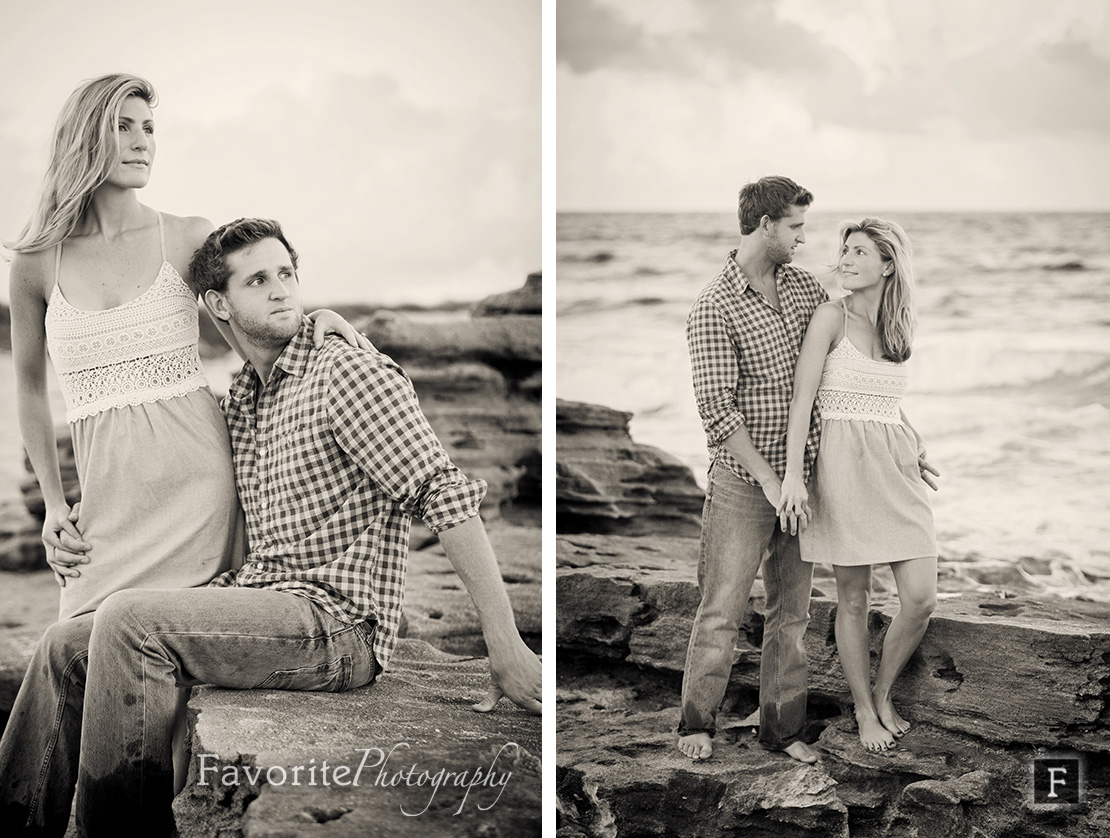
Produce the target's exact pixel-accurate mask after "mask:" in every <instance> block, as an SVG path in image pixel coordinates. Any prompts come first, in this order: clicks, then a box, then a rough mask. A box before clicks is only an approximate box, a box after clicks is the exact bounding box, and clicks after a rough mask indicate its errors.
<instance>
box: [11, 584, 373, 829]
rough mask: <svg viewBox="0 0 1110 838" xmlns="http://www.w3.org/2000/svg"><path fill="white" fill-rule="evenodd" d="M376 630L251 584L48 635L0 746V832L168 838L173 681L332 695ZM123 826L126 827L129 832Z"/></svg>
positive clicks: (137, 597) (108, 604) (188, 593)
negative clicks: (71, 830)
mask: <svg viewBox="0 0 1110 838" xmlns="http://www.w3.org/2000/svg"><path fill="white" fill-rule="evenodd" d="M373 633H374V632H373V628H372V627H369V626H367V625H365V624H358V625H349V624H346V623H342V622H340V621H339V620H336V619H335V618H333V617H331V616H330V615H328V613H327V612H326V611H324V610H323V609H322V608H320V607H319V606H317V605H316V604H315V603H313V602H312V601H311V600H309V599H306V598H305V597H301V596H297V595H295V594H291V593H282V592H278V591H263V590H252V589H249V588H187V589H184V590H130V591H120V592H119V593H115V594H112V596H110V597H108V599H106V600H105V601H104V603H103V604H102V605H101V606H100V608H98V609H97V611H96V612H95V613H93V614H84V615H81V616H79V617H74V618H71V619H68V620H63V621H62V622H60V623H55V624H54V625H52V626H51V627H50V628H49V629H48V630H47V632H46V634H45V635H44V636H43V638H42V640H41V641H40V643H39V646H38V648H37V649H36V651H35V654H34V657H33V658H32V660H31V665H30V667H29V668H28V670H27V675H26V676H25V678H24V681H23V686H22V687H21V689H20V691H19V695H18V697H17V698H16V702H15V706H14V707H13V708H12V715H11V718H10V719H9V721H8V726H7V729H6V730H5V731H4V738H3V741H2V742H0V835H4V836H16V835H50V836H62V835H63V834H64V833H65V830H66V827H67V825H68V822H69V814H70V806H71V803H72V801H73V795H74V787H75V786H76V796H77V828H78V832H79V833H80V834H82V835H89V836H101V835H110V836H116V835H121V834H124V833H130V834H133V835H143V836H162V835H169V834H170V832H171V830H172V824H173V815H172V811H171V809H170V803H171V802H172V799H173V757H172V753H171V751H172V748H171V736H172V729H173V722H174V710H175V704H176V697H177V688H178V687H179V686H193V685H196V684H215V685H217V686H221V687H231V688H234V689H252V688H260V689H286V690H324V691H331V692H340V691H342V690H346V689H349V688H353V687H359V686H362V685H364V684H367V683H369V682H370V681H371V680H373V678H374V676H375V675H376V674H377V672H378V666H377V663H376V661H375V659H374V653H373ZM125 827H126V828H125Z"/></svg>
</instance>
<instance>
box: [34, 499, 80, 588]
mask: <svg viewBox="0 0 1110 838" xmlns="http://www.w3.org/2000/svg"><path fill="white" fill-rule="evenodd" d="M80 508H81V504H80V503H75V504H74V505H73V508H72V509H71V508H70V506H69V504H66V503H63V504H61V505H59V506H56V507H50V508H48V509H47V510H46V520H45V521H44V522H43V525H42V543H43V545H44V546H45V547H46V563H47V564H48V565H50V567H51V569H53V571H54V575H55V578H56V579H57V580H58V584H59V585H61V586H62V587H63V588H64V587H65V584H66V577H70V578H76V577H78V576H80V575H81V572H80V571H79V570H77V568H76V566H77V565H79V564H86V563H87V562H88V561H89V557H88V556H86V555H85V552H86V551H87V550H89V549H90V548H91V547H92V545H90V544H88V543H87V542H86V541H85V540H84V539H83V538H82V537H81V531H80V529H79V528H78V526H77V520H78V518H79V517H80Z"/></svg>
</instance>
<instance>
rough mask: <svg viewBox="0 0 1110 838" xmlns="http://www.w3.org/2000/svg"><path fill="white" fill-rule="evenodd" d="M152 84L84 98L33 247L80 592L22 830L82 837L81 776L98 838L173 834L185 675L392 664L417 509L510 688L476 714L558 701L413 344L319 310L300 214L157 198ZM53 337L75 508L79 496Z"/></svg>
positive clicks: (56, 157)
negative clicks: (298, 236)
mask: <svg viewBox="0 0 1110 838" xmlns="http://www.w3.org/2000/svg"><path fill="white" fill-rule="evenodd" d="M154 100H155V96H154V90H153V88H152V87H151V86H150V84H149V83H148V82H147V81H145V80H144V79H141V78H138V77H135V76H129V75H124V74H113V75H109V76H103V77H100V78H96V79H92V80H90V81H87V82H85V83H83V84H82V85H81V86H80V87H78V89H77V90H76V91H74V93H73V94H72V95H71V96H70V99H69V100H68V101H67V103H66V106H65V109H64V110H63V112H62V114H61V117H60V118H59V120H58V124H57V128H56V131H55V143H54V154H53V156H52V159H51V162H50V166H49V169H48V171H47V174H46V177H45V179H44V188H43V192H42V196H41V198H40V201H39V205H38V207H37V209H36V211H35V213H34V215H33V217H32V220H31V222H30V223H29V224H28V225H27V228H26V229H25V230H24V233H23V235H22V236H21V237H20V239H19V240H18V241H16V242H14V243H12V244H11V245H10V249H11V250H12V251H14V252H15V258H14V259H13V260H12V267H11V286H12V291H11V310H12V338H13V339H12V346H13V356H14V360H15V366H16V376H17V386H18V400H19V417H20V429H21V431H22V433H23V438H24V443H25V445H26V447H27V450H28V455H29V457H30V459H31V462H32V464H33V466H34V470H35V473H36V475H37V477H38V479H39V482H40V484H41V485H42V488H43V496H44V498H45V500H46V504H47V516H46V522H45V525H44V530H43V540H44V542H45V543H46V545H47V552H48V554H49V555H48V561H49V563H50V565H51V567H52V568H53V569H54V571H55V573H56V574H57V577H58V581H59V583H60V584H61V585H62V605H61V613H60V617H61V619H60V621H59V622H57V623H55V624H53V625H52V626H50V628H49V629H48V630H47V632H46V634H45V636H44V637H43V639H42V641H41V642H40V643H39V645H38V647H37V649H36V650H35V653H34V657H33V658H32V661H31V664H30V666H29V668H28V671H27V675H26V677H25V679H24V681H23V685H22V687H21V689H20V692H19V695H18V696H17V698H16V701H15V705H14V707H13V708H12V713H11V717H10V719H9V721H8V724H7V727H6V728H5V731H4V737H3V740H2V741H0V834H2V835H4V836H16V835H56V836H61V835H63V834H64V833H65V831H66V827H67V824H68V822H69V818H70V810H71V801H73V799H74V794H75V792H76V826H77V830H78V832H79V834H81V835H93V836H100V835H118V834H121V833H122V832H128V831H130V832H131V833H133V834H137V835H144V836H145V835H150V836H154V835H168V834H170V833H171V832H172V831H173V815H172V811H171V808H170V804H171V801H172V798H173V792H174V773H175V772H174V769H175V766H174V764H173V753H174V749H173V745H172V734H173V731H174V724H175V719H179V718H180V715H179V714H180V710H181V708H180V705H179V701H180V695H181V694H180V693H179V688H187V687H190V686H192V685H196V684H216V685H219V686H225V687H231V688H236V689H251V688H256V687H257V688H278V689H293V690H327V691H334V692H339V691H343V690H346V689H350V688H353V687H359V686H362V685H365V684H369V683H371V682H372V681H374V680H375V679H376V678H377V677H378V675H379V674H380V673H381V672H382V670H383V669H384V668H385V667H386V666H388V662H389V658H390V654H391V652H392V650H393V648H394V646H395V644H396V641H397V635H398V630H399V627H400V621H401V607H402V602H403V600H404V588H405V572H406V563H407V554H408V536H409V526H410V523H411V519H412V516H418V517H420V518H422V519H423V520H424V521H425V523H427V524H428V526H429V528H430V529H431V530H432V531H433V532H436V533H437V534H438V536H439V539H440V543H441V544H442V546H443V548H444V552H445V553H446V554H447V557H448V559H449V560H450V561H451V563H452V565H453V567H454V568H455V570H456V571H457V572H458V574H459V576H460V577H461V579H462V581H463V583H464V585H465V586H466V588H467V590H468V592H469V593H470V595H471V598H472V599H473V601H474V604H475V608H476V610H477V612H478V616H479V619H480V621H481V624H482V631H483V635H484V638H485V640H486V643H487V646H488V648H489V661H490V676H491V689H490V691H489V693H488V694H487V695H486V697H485V700H484V701H483V702H482V703H481V704H479V705H476V707H475V709H477V710H482V711H490V710H492V709H493V708H494V707H495V706H496V704H497V703H498V700H499V699H500V698H501V697H502V695H505V696H508V697H509V698H510V699H511V700H512V701H514V702H516V703H517V704H519V705H520V706H522V707H524V708H525V709H526V710H528V711H530V712H532V713H537V714H538V713H540V711H541V704H540V663H539V660H538V659H537V658H536V656H535V655H534V654H533V653H532V652H531V650H530V649H528V647H527V646H526V645H525V643H524V641H523V640H522V639H521V637H520V635H519V633H518V632H517V630H516V625H515V622H514V618H513V612H512V608H511V606H510V603H509V598H508V595H507V593H506V591H505V586H504V584H503V582H502V579H501V576H500V573H499V570H498V566H497V560H496V558H495V556H494V554H493V550H492V548H491V547H490V543H489V540H488V538H487V536H486V532H485V529H484V527H483V525H482V522H481V519H480V518H479V517H478V507H479V504H480V503H481V500H482V498H483V495H484V493H485V488H486V487H485V483H484V481H482V480H476V479H475V480H471V479H467V478H466V477H465V476H464V475H463V474H462V473H461V472H459V470H458V469H457V468H455V466H454V465H453V464H452V463H451V461H450V459H449V458H448V456H447V453H446V452H445V451H444V449H443V447H442V446H441V445H440V442H439V440H438V439H437V438H436V436H435V434H434V432H433V431H432V429H431V427H430V426H429V424H428V422H427V420H426V419H425V417H424V415H423V413H422V412H421V410H420V407H419V405H418V404H417V400H416V395H415V393H414V392H413V389H412V386H411V383H410V381H409V379H408V378H407V376H406V375H405V374H404V372H403V371H402V370H401V369H400V368H399V367H398V366H397V365H396V364H395V363H394V362H393V361H392V360H391V359H390V358H388V357H387V356H385V355H382V354H380V353H379V352H377V351H376V350H374V349H373V347H371V346H370V344H369V342H368V341H366V339H365V338H364V337H363V336H360V335H358V334H357V333H356V332H355V331H354V329H353V328H351V327H350V325H349V324H348V323H346V322H345V321H343V320H342V318H338V316H337V315H335V314H334V313H327V315H324V316H320V317H318V318H317V320H318V322H315V323H314V322H313V320H312V319H311V316H310V317H305V316H304V313H303V307H302V305H301V301H300V281H299V278H298V274H297V253H296V251H295V250H294V249H293V247H292V246H291V245H290V244H289V242H288V241H287V239H286V238H285V235H284V233H283V232H282V229H281V227H280V225H278V224H277V222H273V221H268V220H264V219H239V220H238V221H235V222H232V223H230V224H225V225H224V226H222V227H220V228H219V229H216V230H213V229H212V225H211V224H210V223H209V222H208V221H207V220H206V219H203V218H197V217H194V218H177V217H174V216H169V215H166V216H163V214H162V213H158V212H156V211H154V210H153V209H151V208H149V207H146V206H143V205H142V204H140V203H139V200H138V197H137V192H138V190H139V189H141V188H143V187H144V186H146V184H147V182H148V180H149V178H150V171H151V167H152V164H153V162H154V156H155V154H154V152H155V140H154V119H153V113H152V110H151V106H152V105H153V104H154ZM63 247H64V258H63ZM198 296H200V297H203V299H204V301H205V303H206V305H207V306H208V308H209V310H210V312H211V313H212V314H213V317H214V318H215V320H216V324H217V326H218V327H219V328H220V330H221V332H222V334H223V335H224V336H225V338H227V339H228V342H229V344H230V345H231V346H232V348H234V349H235V350H236V352H238V354H239V355H240V356H241V357H242V358H243V359H244V361H245V362H246V363H245V364H244V366H243V368H242V370H241V371H240V372H239V374H238V376H237V377H236V378H235V380H234V381H233V382H232V384H231V387H230V389H229V392H228V396H227V398H226V399H225V400H224V402H223V403H222V405H220V404H217V402H216V399H215V398H214V397H213V395H212V392H211V390H210V389H209V387H208V383H207V381H206V380H205V377H204V373H203V369H202V368H201V366H200V359H199V356H198V349H197V343H198V337H199V336H198V319H197V318H198V312H199V309H198V303H197V298H198ZM317 314H321V313H319V312H317ZM327 326H332V327H334V328H335V329H337V330H339V331H340V332H341V333H342V334H343V336H344V337H345V338H346V341H347V342H344V340H340V339H337V338H329V339H326V340H325V337H324V332H325V331H326V327H327ZM348 343H350V344H352V345H348ZM47 348H49V355H50V357H51V359H52V361H53V363H54V365H55V367H56V368H57V372H58V373H59V377H60V379H61V383H62V390H63V394H64V396H65V399H66V407H67V419H68V420H69V422H70V424H71V430H72V436H73V440H74V448H75V454H76V457H77V462H78V473H79V477H80V481H81V492H82V500H81V504H80V509H79V510H78V509H77V508H76V506H75V507H74V508H73V509H70V507H69V505H68V503H67V501H66V498H65V495H64V493H63V490H62V483H61V476H60V474H59V469H58V459H57V452H56V449H55V442H54V437H53V421H52V419H51V415H50V407H49V400H48V398H47V392H46V384H45V381H46V357H47ZM240 503H241V504H242V510H243V513H244V516H245V527H246V542H247V544H246V547H247V550H248V552H246V554H245V555H244V554H243V548H242V546H241V539H237V538H236V536H235V533H236V531H237V526H236V522H237V520H238V518H239V508H240ZM178 767H179V766H178ZM180 773H181V772H180V771H178V774H179V776H180ZM121 806H128V807H133V808H131V809H129V810H127V811H126V812H125V811H124V810H122V809H121ZM125 819H126V824H123V823H122V821H124V820H125ZM125 826H126V827H129V828H130V829H129V830H128V829H125V828H124V827H125Z"/></svg>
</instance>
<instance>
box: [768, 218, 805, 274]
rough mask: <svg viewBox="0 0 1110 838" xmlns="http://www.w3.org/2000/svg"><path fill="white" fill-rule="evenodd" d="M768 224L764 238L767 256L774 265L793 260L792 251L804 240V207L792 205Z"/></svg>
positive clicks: (803, 242)
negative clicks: (782, 214) (777, 218)
mask: <svg viewBox="0 0 1110 838" xmlns="http://www.w3.org/2000/svg"><path fill="white" fill-rule="evenodd" d="M768 226H769V228H770V229H769V230H768V231H767V233H766V240H765V241H766V246H767V256H768V258H769V259H770V260H771V261H772V262H774V263H775V264H776V265H785V264H787V263H789V262H793V261H794V252H795V251H796V250H797V249H798V246H799V245H802V244H805V240H806V234H805V226H806V207H799V206H792V207H791V208H790V212H788V213H787V214H786V215H784V216H783V217H782V218H780V219H779V220H778V221H772V222H770V224H769V225H768Z"/></svg>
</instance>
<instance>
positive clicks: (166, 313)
mask: <svg viewBox="0 0 1110 838" xmlns="http://www.w3.org/2000/svg"><path fill="white" fill-rule="evenodd" d="M197 316H198V310H197V301H196V297H195V296H194V295H193V293H192V292H191V291H190V290H189V287H188V286H187V285H186V284H185V281H184V280H183V279H182V278H181V276H180V275H179V274H178V272H177V270H176V269H175V268H174V267H173V265H171V264H170V263H169V262H167V261H163V262H162V267H161V269H160V270H159V271H158V276H157V278H156V279H155V280H154V283H153V284H152V285H151V286H150V287H149V288H148V289H147V290H146V291H144V292H143V293H142V294H140V295H139V296H138V297H136V298H135V299H133V300H130V301H128V302H126V303H124V304H123V305H120V306H116V307H115V308H109V309H104V310H100V311H84V310H82V309H78V308H74V307H73V306H72V305H70V304H69V302H68V301H67V300H66V299H65V297H64V296H62V292H61V289H59V287H58V284H57V282H55V284H54V290H53V292H52V293H51V294H50V301H49V303H48V305H47V309H46V339H47V346H48V348H49V350H50V358H51V360H52V361H53V364H54V369H55V370H56V371H57V373H58V377H59V379H60V380H61V385H62V394H63V395H64V396H65V402H66V408H67V409H66V419H67V420H68V421H70V422H77V421H78V420H80V419H84V418H86V417H88V416H92V415H93V414H96V413H100V412H101V411H104V410H110V409H111V408H116V407H124V406H128V405H137V404H145V403H150V402H155V401H159V400H161V399H168V398H173V397H175V396H181V395H184V394H186V393H190V392H192V391H194V390H197V389H199V388H201V387H204V386H207V384H208V381H207V379H206V378H205V376H204V369H203V368H202V367H201V364H200V355H199V353H198V351H197V343H198V340H199V325H198V322H197Z"/></svg>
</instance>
